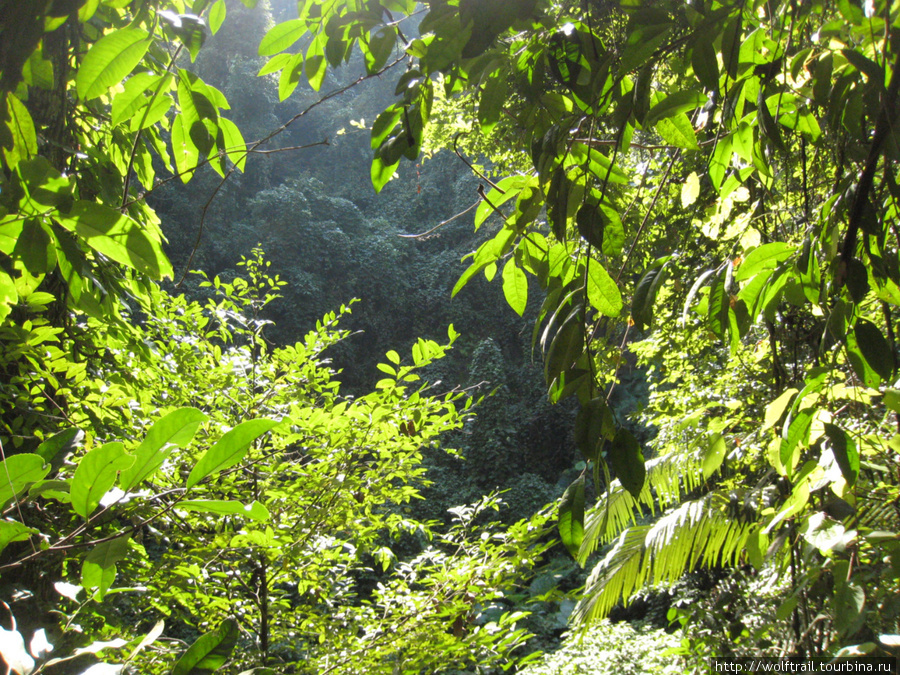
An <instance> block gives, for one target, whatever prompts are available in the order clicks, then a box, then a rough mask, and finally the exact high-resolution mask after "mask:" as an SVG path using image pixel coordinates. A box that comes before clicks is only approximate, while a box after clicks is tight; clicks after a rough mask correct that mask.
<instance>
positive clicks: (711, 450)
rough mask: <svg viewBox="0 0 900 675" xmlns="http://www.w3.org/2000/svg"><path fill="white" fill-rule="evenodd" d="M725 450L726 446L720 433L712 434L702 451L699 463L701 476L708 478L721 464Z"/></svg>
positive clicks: (726, 449)
mask: <svg viewBox="0 0 900 675" xmlns="http://www.w3.org/2000/svg"><path fill="white" fill-rule="evenodd" d="M727 451H728V447H727V446H726V444H725V438H724V437H723V436H722V434H714V435H713V437H712V438H711V439H710V440H709V443H708V444H707V446H706V448H705V449H704V451H703V457H702V463H701V465H700V467H701V470H702V471H703V478H709V477H710V476H712V475H713V474H714V473H715V472H716V471H717V470H718V469H719V467H720V466H722V462H723V461H724V460H725V454H726V452H727Z"/></svg>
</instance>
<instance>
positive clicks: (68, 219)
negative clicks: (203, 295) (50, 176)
mask: <svg viewBox="0 0 900 675" xmlns="http://www.w3.org/2000/svg"><path fill="white" fill-rule="evenodd" d="M57 220H58V222H59V224H60V225H62V226H63V227H64V228H66V229H67V230H69V231H71V232H74V233H75V234H77V235H78V236H79V237H80V238H81V239H83V240H84V242H85V243H86V244H87V245H88V246H90V247H91V248H92V249H94V250H95V251H97V252H99V253H102V254H103V255H105V256H106V257H108V258H111V259H112V260H115V261H116V262H118V263H121V264H123V265H126V266H128V267H132V268H134V269H136V270H137V271H139V272H143V273H144V274H147V275H149V276H151V277H153V278H154V279H160V278H162V277H171V276H172V265H171V264H170V263H169V259H168V258H167V257H166V254H165V253H164V252H163V249H162V246H161V245H160V242H159V240H158V239H157V238H156V237H155V236H153V235H151V236H147V234H145V231H144V230H142V228H141V226H140V225H139V224H138V223H137V222H135V221H134V220H132V219H131V218H129V217H128V216H126V215H125V214H123V213H120V212H118V211H116V210H115V209H111V208H109V207H108V206H103V205H101V204H96V203H94V202H87V201H78V202H76V203H75V206H74V207H72V210H71V211H70V212H69V213H68V214H67V215H63V214H59V215H58V216H57Z"/></svg>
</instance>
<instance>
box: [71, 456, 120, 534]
mask: <svg viewBox="0 0 900 675" xmlns="http://www.w3.org/2000/svg"><path fill="white" fill-rule="evenodd" d="M134 459H135V458H134V455H130V454H128V453H127V452H126V451H125V446H124V445H123V444H122V443H120V442H118V441H114V442H111V443H106V444H105V445H101V446H100V447H99V448H94V449H93V450H91V451H90V452H88V453H87V454H86V455H85V456H84V457H82V458H81V460H79V462H78V467H77V468H76V469H75V476H74V477H73V478H72V488H71V490H70V494H71V497H72V509H73V510H74V511H75V513H77V514H78V515H79V516H81V517H82V518H87V517H88V516H90V515H91V513H93V511H94V509H96V508H97V506H98V505H99V504H100V499H101V498H102V497H103V495H105V494H106V493H107V491H108V490H109V489H110V488H111V487H112V486H113V485H114V484H115V482H116V477H117V476H118V474H119V471H122V470H123V469H127V468H128V467H130V466H131V465H132V464H134Z"/></svg>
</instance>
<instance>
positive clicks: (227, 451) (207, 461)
mask: <svg viewBox="0 0 900 675" xmlns="http://www.w3.org/2000/svg"><path fill="white" fill-rule="evenodd" d="M276 424H278V421H277V420H266V419H258V420H247V421H246V422H241V423H240V424H238V425H237V426H236V427H235V428H234V429H232V430H231V431H229V432H228V433H226V434H225V435H224V436H222V438H220V439H219V440H218V442H217V443H216V444H215V445H213V446H212V447H211V448H210V449H209V450H207V451H206V454H204V455H203V457H201V458H200V461H198V462H197V464H196V466H194V468H193V470H191V474H190V475H189V476H188V479H187V483H186V487H188V488H191V487H193V486H194V485H196V484H197V483H199V482H200V481H201V480H203V479H204V478H206V477H207V476H209V475H211V474H213V473H216V472H217V471H223V470H225V469H227V468H228V467H230V466H234V465H235V464H237V463H238V462H240V461H241V460H242V459H243V458H244V456H245V455H246V454H247V452H248V451H249V450H250V444H251V443H253V441H255V440H256V439H257V438H259V437H260V436H262V435H263V434H264V433H266V432H267V431H269V430H270V429H271V428H272V427H274V426H275V425H276Z"/></svg>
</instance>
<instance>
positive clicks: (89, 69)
mask: <svg viewBox="0 0 900 675" xmlns="http://www.w3.org/2000/svg"><path fill="white" fill-rule="evenodd" d="M148 38H149V36H148V33H147V32H146V31H143V30H141V29H140V28H120V29H118V30H115V31H113V32H112V33H109V34H107V35H104V36H103V37H102V38H100V39H99V40H97V42H95V43H94V44H93V45H92V46H91V48H90V50H89V51H88V53H87V54H86V55H85V57H84V61H82V63H81V67H80V68H79V69H78V73H77V74H76V75H75V88H76V91H77V92H78V96H79V98H81V99H83V100H86V101H87V100H90V99H92V98H96V97H98V96H101V95H103V94H105V93H106V92H107V91H108V90H109V88H110V87H112V86H113V85H115V84H118V83H119V82H121V81H122V80H123V79H125V76H126V75H128V73H130V72H131V71H132V70H134V67H135V66H137V64H138V63H140V60H141V59H142V58H143V57H144V54H145V53H146V52H147V49H148V48H149V47H150V40H149V39H148Z"/></svg>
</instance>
